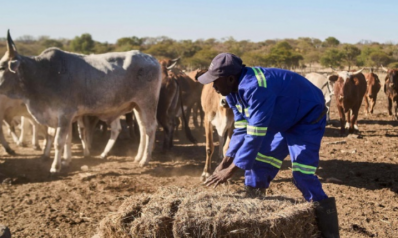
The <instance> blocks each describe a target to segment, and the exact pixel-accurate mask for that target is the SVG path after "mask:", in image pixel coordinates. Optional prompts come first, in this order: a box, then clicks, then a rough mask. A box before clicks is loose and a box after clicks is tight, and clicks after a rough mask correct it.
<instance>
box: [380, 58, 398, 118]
mask: <svg viewBox="0 0 398 238" xmlns="http://www.w3.org/2000/svg"><path fill="white" fill-rule="evenodd" d="M382 69H383V70H384V71H385V72H387V75H386V79H385V84H384V92H385V93H386V95H387V99H388V114H389V115H390V116H392V117H393V119H394V120H398V69H386V68H384V67H383V66H382ZM393 104H394V114H393V113H392V111H391V109H392V105H393Z"/></svg>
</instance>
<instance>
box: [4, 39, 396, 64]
mask: <svg viewBox="0 0 398 238" xmlns="http://www.w3.org/2000/svg"><path fill="white" fill-rule="evenodd" d="M14 40H15V43H16V45H17V48H18V52H19V53H20V54H23V55H27V56H32V55H38V54H40V53H41V52H42V51H43V50H44V49H46V48H49V47H58V48H61V49H64V50H67V51H71V52H78V53H84V54H90V53H97V54H100V53H106V52H124V51H130V50H141V51H142V52H145V53H149V54H151V55H153V56H155V57H157V58H158V59H163V58H167V59H172V58H177V57H180V61H179V63H178V64H179V65H180V66H181V67H183V68H184V67H185V68H188V69H194V68H207V67H208V66H209V64H210V62H211V60H212V59H213V57H214V56H216V55H217V54H218V53H221V52H230V53H234V54H236V55H238V56H240V57H241V58H242V60H243V62H244V64H246V65H248V66H273V67H281V68H289V69H292V68H296V67H301V66H303V64H304V63H305V64H306V65H307V67H308V66H309V67H310V68H311V67H313V66H314V65H315V64H317V63H321V64H322V65H323V66H325V67H330V66H332V67H346V66H348V67H351V66H353V65H357V66H366V67H375V66H376V67H380V65H381V64H383V65H385V66H387V65H388V64H389V63H391V62H393V63H391V65H394V67H396V62H398V45H396V44H393V43H384V44H381V43H377V42H372V41H361V42H359V43H357V44H341V43H340V42H339V40H337V39H336V38H335V37H328V38H326V39H325V40H324V41H323V42H322V41H321V40H319V39H316V38H311V37H300V38H298V39H284V40H275V39H267V40H264V41H261V42H251V41H249V40H241V41H238V40H236V39H234V38H233V37H227V38H223V39H221V40H218V39H215V38H209V39H198V40H195V41H193V40H178V41H177V40H174V39H171V38H169V37H167V36H159V37H142V38H140V37H137V36H131V37H122V38H120V39H118V40H117V42H116V43H114V44H113V43H106V42H105V43H102V42H97V41H94V40H93V39H92V37H91V35H90V34H83V35H81V36H77V37H75V38H74V39H72V40H70V39H50V38H49V37H48V36H40V37H37V38H35V37H33V36H29V35H25V36H21V37H19V38H17V39H14ZM5 51H6V39H5V38H0V53H4V52H5ZM389 66H390V65H389ZM310 70H311V69H310Z"/></svg>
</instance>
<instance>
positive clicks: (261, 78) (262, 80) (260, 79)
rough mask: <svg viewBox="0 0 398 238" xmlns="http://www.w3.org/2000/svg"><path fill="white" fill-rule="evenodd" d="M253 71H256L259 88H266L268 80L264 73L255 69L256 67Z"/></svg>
mask: <svg viewBox="0 0 398 238" xmlns="http://www.w3.org/2000/svg"><path fill="white" fill-rule="evenodd" d="M252 69H253V71H254V74H255V75H256V78H257V82H258V86H260V87H264V88H266V87H267V80H266V79H265V75H264V73H263V71H261V69H258V68H254V67H253V68H252Z"/></svg>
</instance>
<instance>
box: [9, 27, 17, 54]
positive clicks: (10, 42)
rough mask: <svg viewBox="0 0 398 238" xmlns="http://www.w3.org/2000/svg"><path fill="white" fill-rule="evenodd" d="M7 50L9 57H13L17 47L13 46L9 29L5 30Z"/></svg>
mask: <svg viewBox="0 0 398 238" xmlns="http://www.w3.org/2000/svg"><path fill="white" fill-rule="evenodd" d="M7 52H8V58H9V59H13V58H14V57H15V56H16V54H17V47H15V44H14V41H13V40H12V38H11V35H10V30H8V31H7Z"/></svg>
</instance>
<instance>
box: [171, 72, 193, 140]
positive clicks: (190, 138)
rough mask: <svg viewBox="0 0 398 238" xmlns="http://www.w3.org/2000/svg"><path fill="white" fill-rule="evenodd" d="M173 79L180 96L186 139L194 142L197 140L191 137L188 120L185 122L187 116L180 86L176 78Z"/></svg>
mask: <svg viewBox="0 0 398 238" xmlns="http://www.w3.org/2000/svg"><path fill="white" fill-rule="evenodd" d="M175 81H176V83H177V87H178V94H179V97H180V106H181V114H182V120H183V123H184V130H185V136H186V137H187V139H188V140H189V141H190V142H192V143H194V144H196V143H197V141H196V139H195V137H193V135H192V132H191V129H190V128H189V125H188V122H187V118H186V117H185V112H184V106H183V103H182V93H181V87H180V84H179V83H178V79H175Z"/></svg>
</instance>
